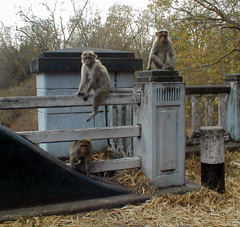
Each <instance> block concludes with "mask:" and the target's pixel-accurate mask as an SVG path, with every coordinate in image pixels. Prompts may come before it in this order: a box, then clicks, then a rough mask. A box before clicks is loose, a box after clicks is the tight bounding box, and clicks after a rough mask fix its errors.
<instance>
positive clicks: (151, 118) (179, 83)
mask: <svg viewBox="0 0 240 227" xmlns="http://www.w3.org/2000/svg"><path fill="white" fill-rule="evenodd" d="M134 89H135V92H136V93H137V92H140V93H141V104H140V105H138V106H135V109H134V115H135V119H134V120H135V123H136V124H141V126H142V135H141V137H140V138H135V139H134V145H135V146H134V156H141V157H142V170H143V172H144V173H145V174H146V176H147V177H148V178H149V179H150V180H151V182H152V183H153V184H154V185H155V186H156V187H169V186H179V185H184V183H185V84H184V83H183V79H182V77H180V76H179V75H178V72H177V71H165V70H151V71H143V72H141V73H140V75H139V77H138V78H136V82H135V87H134Z"/></svg>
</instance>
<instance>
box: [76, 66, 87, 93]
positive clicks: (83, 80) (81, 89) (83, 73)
mask: <svg viewBox="0 0 240 227" xmlns="http://www.w3.org/2000/svg"><path fill="white" fill-rule="evenodd" d="M88 77H89V75H88V68H87V66H85V65H83V66H82V69H81V82H80V84H79V88H78V92H80V93H83V92H84V90H85V89H84V88H85V87H86V85H87V80H88Z"/></svg>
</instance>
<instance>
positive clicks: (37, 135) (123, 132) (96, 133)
mask: <svg viewBox="0 0 240 227" xmlns="http://www.w3.org/2000/svg"><path fill="white" fill-rule="evenodd" d="M17 134H18V135H20V136H23V137H24V138H26V139H28V140H30V141H32V142H33V143H51V142H67V141H73V140H79V139H81V138H88V139H92V140H95V139H115V138H127V137H139V136H141V126H140V125H136V126H118V127H108V128H104V127H101V128H88V129H71V130H48V131H26V132H17Z"/></svg>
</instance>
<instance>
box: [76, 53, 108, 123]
mask: <svg viewBox="0 0 240 227" xmlns="http://www.w3.org/2000/svg"><path fill="white" fill-rule="evenodd" d="M81 58H82V64H83V65H82V69H81V82H80V84H79V89H78V92H77V93H76V95H77V96H83V100H84V101H86V100H87V99H88V96H89V93H90V91H91V90H93V91H94V93H95V94H94V97H93V112H92V113H91V114H90V115H89V116H88V118H87V121H90V120H91V119H92V118H94V117H95V116H96V115H97V113H98V107H99V105H100V103H102V102H103V101H104V100H105V99H107V97H108V94H109V88H110V77H109V74H108V71H107V69H106V67H105V66H103V65H102V63H101V62H100V61H99V60H97V59H96V58H97V55H96V54H95V53H94V52H93V51H90V50H86V51H84V52H83V53H82V56H81Z"/></svg>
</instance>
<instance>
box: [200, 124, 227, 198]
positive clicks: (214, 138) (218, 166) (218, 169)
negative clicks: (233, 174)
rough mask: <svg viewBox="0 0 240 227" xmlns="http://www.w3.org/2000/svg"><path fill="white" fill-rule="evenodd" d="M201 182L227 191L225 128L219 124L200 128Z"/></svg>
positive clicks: (221, 190) (219, 190)
mask: <svg viewBox="0 0 240 227" xmlns="http://www.w3.org/2000/svg"><path fill="white" fill-rule="evenodd" d="M200 146H201V148H200V150H201V183H202V185H203V186H206V187H208V188H210V189H213V190H215V189H216V190H217V191H218V192H219V193H223V192H224V191H225V167H224V129H223V127H219V126H208V127H201V128H200Z"/></svg>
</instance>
